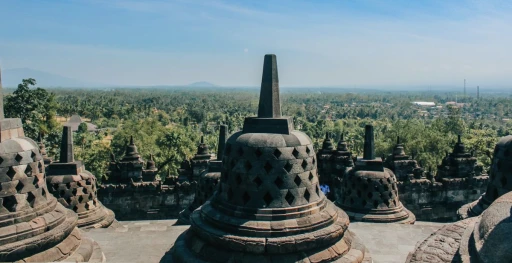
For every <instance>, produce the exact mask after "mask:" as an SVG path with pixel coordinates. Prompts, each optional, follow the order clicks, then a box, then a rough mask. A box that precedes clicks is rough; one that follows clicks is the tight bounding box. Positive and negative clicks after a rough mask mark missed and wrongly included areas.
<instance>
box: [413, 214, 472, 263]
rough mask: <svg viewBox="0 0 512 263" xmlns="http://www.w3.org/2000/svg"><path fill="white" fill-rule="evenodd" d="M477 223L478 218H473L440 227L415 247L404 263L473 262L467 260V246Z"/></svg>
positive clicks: (468, 255) (468, 256)
mask: <svg viewBox="0 0 512 263" xmlns="http://www.w3.org/2000/svg"><path fill="white" fill-rule="evenodd" d="M477 222H478V217H474V218H469V219H466V220H462V221H458V222H456V223H453V224H450V225H447V226H444V227H442V228H441V229H439V230H437V231H436V232H434V233H433V234H432V235H430V237H428V238H427V239H425V240H424V241H423V242H421V243H419V244H418V245H416V249H415V250H414V252H412V253H410V254H409V256H408V257H407V260H406V263H420V262H439V263H443V262H447V263H448V262H473V261H470V260H469V258H470V254H469V251H468V244H469V242H470V237H471V233H472V232H473V229H474V227H475V224H476V223H477Z"/></svg>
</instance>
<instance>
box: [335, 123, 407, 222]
mask: <svg viewBox="0 0 512 263" xmlns="http://www.w3.org/2000/svg"><path fill="white" fill-rule="evenodd" d="M340 192H341V193H340V197H339V199H338V200H337V201H336V204H337V205H338V206H339V207H341V208H342V209H343V210H345V211H346V212H347V214H348V215H349V216H350V219H351V220H356V221H364V222H373V223H405V224H413V223H414V222H415V221H416V217H415V216H414V214H413V213H411V212H410V211H409V210H407V209H406V208H405V207H404V206H403V205H402V203H401V202H400V200H399V199H398V187H397V180H396V177H395V174H393V172H392V171H391V170H390V169H388V168H384V165H383V162H382V159H381V158H377V157H375V142H374V137H373V126H371V125H366V131H365V141H364V155H363V157H362V158H358V159H357V161H356V164H355V167H354V168H353V169H351V170H350V171H349V172H348V173H347V174H346V176H345V178H343V183H342V190H341V191H340Z"/></svg>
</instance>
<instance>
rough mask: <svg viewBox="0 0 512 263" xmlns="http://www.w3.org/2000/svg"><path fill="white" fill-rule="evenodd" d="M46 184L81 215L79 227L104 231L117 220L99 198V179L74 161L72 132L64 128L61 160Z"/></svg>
mask: <svg viewBox="0 0 512 263" xmlns="http://www.w3.org/2000/svg"><path fill="white" fill-rule="evenodd" d="M47 170H48V173H47V177H46V183H47V185H48V186H49V190H50V193H51V194H53V196H55V198H57V200H58V201H59V202H60V203H61V204H62V205H63V206H64V207H66V208H68V209H71V210H73V211H74V212H75V213H77V215H78V227H80V228H105V227H109V226H110V225H112V223H113V222H114V220H115V216H114V213H113V212H112V211H111V210H109V209H107V208H106V207H105V206H103V204H101V202H100V201H98V198H97V196H96V177H95V176H94V175H93V174H91V173H90V172H89V171H87V170H86V169H85V166H84V164H83V163H82V161H75V158H74V153H73V132H72V131H71V127H69V126H64V129H63V134H62V144H61V155H60V161H59V162H54V163H51V164H50V165H49V166H48V169H47Z"/></svg>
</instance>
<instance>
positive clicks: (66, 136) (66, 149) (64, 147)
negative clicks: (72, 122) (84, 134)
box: [60, 126, 75, 163]
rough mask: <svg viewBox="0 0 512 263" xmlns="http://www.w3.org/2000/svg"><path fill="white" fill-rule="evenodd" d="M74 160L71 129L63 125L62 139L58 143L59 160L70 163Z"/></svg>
mask: <svg viewBox="0 0 512 263" xmlns="http://www.w3.org/2000/svg"><path fill="white" fill-rule="evenodd" d="M74 161H75V157H74V153H73V131H71V126H64V127H63V129H62V141H61V144H60V162H61V163H72V162H74Z"/></svg>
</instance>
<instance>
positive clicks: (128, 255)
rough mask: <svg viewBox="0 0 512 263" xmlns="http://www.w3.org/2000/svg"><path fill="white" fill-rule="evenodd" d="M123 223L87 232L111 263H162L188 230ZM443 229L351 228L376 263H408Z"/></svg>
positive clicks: (158, 223) (160, 223) (170, 223)
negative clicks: (423, 243) (420, 245)
mask: <svg viewBox="0 0 512 263" xmlns="http://www.w3.org/2000/svg"><path fill="white" fill-rule="evenodd" d="M120 223H121V224H122V225H123V226H124V227H123V228H117V229H115V228H108V229H104V228H100V229H92V230H89V231H88V232H86V235H88V236H90V237H92V238H93V239H94V240H95V241H96V242H98V243H99V244H100V246H101V249H102V250H103V253H105V256H106V258H107V262H109V263H113V262H134V263H135V262H137V263H138V262H140V263H152V262H160V260H161V259H162V257H163V256H164V254H165V252H167V251H168V250H169V249H171V247H172V246H173V245H174V241H175V240H176V238H177V237H178V236H179V235H180V234H181V233H182V232H184V231H185V230H187V229H188V228H189V226H188V225H185V226H174V224H175V223H176V220H154V221H122V222H120ZM443 225H444V224H443V223H432V222H416V224H414V225H406V224H376V223H361V222H354V223H351V224H350V230H351V231H353V232H355V233H356V235H357V236H358V237H359V238H361V239H362V240H363V243H364V244H365V246H366V247H367V248H368V249H369V250H370V253H371V254H372V257H373V262H374V263H397V262H398V263H400V262H405V259H406V258H407V255H408V254H409V252H412V251H413V250H414V247H415V245H416V243H418V242H421V241H423V240H424V239H425V238H427V237H428V236H430V234H432V233H433V232H434V231H436V230H437V229H439V228H440V227H442V226H443ZM376 233H378V234H376Z"/></svg>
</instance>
